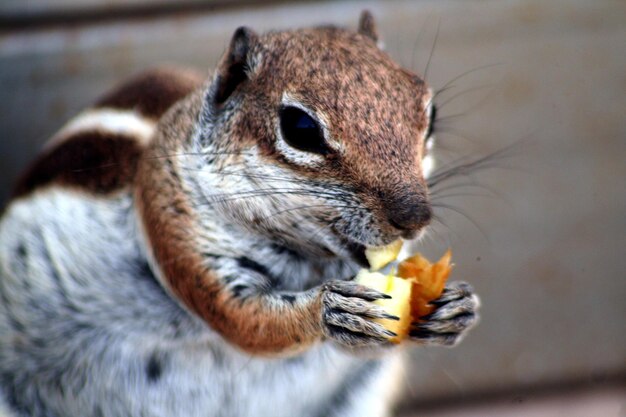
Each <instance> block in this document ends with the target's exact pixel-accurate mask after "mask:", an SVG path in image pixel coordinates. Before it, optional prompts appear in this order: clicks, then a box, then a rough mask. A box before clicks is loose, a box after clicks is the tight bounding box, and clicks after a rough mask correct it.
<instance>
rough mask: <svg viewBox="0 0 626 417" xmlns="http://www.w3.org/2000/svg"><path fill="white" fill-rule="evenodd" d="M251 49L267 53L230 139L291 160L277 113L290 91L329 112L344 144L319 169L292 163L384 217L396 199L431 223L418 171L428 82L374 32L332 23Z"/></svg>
mask: <svg viewBox="0 0 626 417" xmlns="http://www.w3.org/2000/svg"><path fill="white" fill-rule="evenodd" d="M250 54H251V55H252V56H255V55H260V56H262V59H261V60H260V61H261V63H260V64H259V65H258V67H255V68H251V70H250V79H249V80H248V81H247V82H244V83H242V85H240V86H239V87H238V89H237V91H235V93H234V94H238V95H240V97H243V98H244V99H243V100H244V101H243V104H242V106H241V109H239V111H238V114H236V115H234V116H233V118H232V120H230V121H229V122H230V128H231V129H232V131H231V132H229V138H230V140H231V141H233V142H235V144H236V145H238V146H251V145H254V144H258V145H259V146H260V147H261V148H262V150H263V152H264V155H265V156H266V157H267V159H268V163H276V162H278V163H283V164H287V165H290V164H289V162H288V161H287V160H285V158H283V157H282V155H281V154H280V153H279V152H278V151H277V150H276V148H275V127H274V120H275V116H273V115H274V114H276V113H277V109H278V106H279V104H280V101H281V95H282V93H283V92H285V91H286V92H289V93H290V94H291V95H292V96H293V97H295V98H296V99H298V100H299V101H301V102H302V103H303V104H305V105H307V106H308V107H310V108H313V109H316V110H317V111H318V112H320V113H322V114H323V115H324V116H325V117H326V119H327V122H328V124H329V125H330V126H331V132H330V134H331V136H332V137H333V138H334V139H335V140H336V141H338V142H340V143H341V146H342V147H343V150H342V152H340V153H330V154H329V155H327V156H326V163H325V164H324V166H323V167H321V168H313V169H307V168H305V167H302V166H292V168H294V169H295V170H297V171H298V175H304V176H310V177H311V178H320V177H324V178H331V179H335V180H336V181H337V182H338V183H342V184H347V185H349V186H350V187H351V188H353V189H355V190H359V191H360V193H361V194H362V198H363V199H364V200H366V201H367V202H368V205H369V206H370V207H371V209H372V210H373V211H374V212H375V213H376V214H377V216H379V217H381V218H383V217H387V216H389V215H392V212H394V211H397V208H398V205H403V206H404V207H401V211H405V212H408V211H409V210H413V209H414V208H415V207H417V206H419V207H422V208H423V210H424V211H425V212H424V215H423V216H422V217H423V219H425V220H423V221H422V220H419V219H414V221H415V222H418V223H420V224H421V225H422V226H423V225H424V223H426V222H427V221H428V220H427V219H428V218H429V208H428V207H427V206H428V204H427V201H428V192H427V187H426V184H425V181H424V178H423V175H422V172H421V160H422V158H423V156H424V144H423V141H422V138H421V134H422V133H423V131H424V130H425V128H426V126H427V123H428V120H427V118H426V116H425V109H424V106H423V102H422V99H423V97H424V95H425V94H427V87H426V85H425V83H424V82H423V81H422V80H421V79H420V78H419V77H418V76H417V75H415V74H413V73H411V72H409V71H407V70H405V69H403V68H401V67H400V66H398V65H397V64H396V63H395V62H393V61H392V60H391V59H390V58H389V57H388V56H387V55H386V54H385V53H384V52H383V51H381V50H380V49H379V48H378V47H377V45H376V43H375V42H374V41H373V40H372V39H371V38H370V36H365V35H361V34H359V33H354V32H350V31H346V30H343V29H339V28H334V27H324V28H316V29H304V30H298V31H293V32H288V33H287V32H277V33H270V34H266V35H263V36H261V37H259V39H258V41H257V43H256V44H255V45H253V46H252V48H251V53H250ZM400 110H401V111H400ZM320 171H321V172H320ZM403 217H406V216H403ZM413 226H415V225H414V224H413ZM390 230H391V228H390Z"/></svg>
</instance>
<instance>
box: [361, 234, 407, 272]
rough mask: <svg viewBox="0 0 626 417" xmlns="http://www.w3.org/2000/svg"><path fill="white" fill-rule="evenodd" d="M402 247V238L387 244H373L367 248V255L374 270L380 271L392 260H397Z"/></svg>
mask: <svg viewBox="0 0 626 417" xmlns="http://www.w3.org/2000/svg"><path fill="white" fill-rule="evenodd" d="M400 249H402V239H398V240H396V241H395V242H391V243H390V244H388V245H385V246H372V247H369V248H367V249H365V257H366V258H367V262H369V264H370V268H371V269H372V270H373V271H378V270H379V269H380V268H383V267H384V266H385V265H387V264H388V263H389V262H391V261H395V260H396V258H397V257H398V253H400Z"/></svg>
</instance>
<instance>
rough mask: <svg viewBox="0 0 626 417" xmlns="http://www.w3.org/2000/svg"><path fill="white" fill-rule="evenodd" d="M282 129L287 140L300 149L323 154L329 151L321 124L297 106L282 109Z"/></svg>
mask: <svg viewBox="0 0 626 417" xmlns="http://www.w3.org/2000/svg"><path fill="white" fill-rule="evenodd" d="M280 130H281V133H282V135H283V139H285V142H287V143H288V144H289V145H290V146H292V147H294V148H296V149H298V150H301V151H305V152H313V153H318V154H322V155H325V154H327V153H328V151H329V149H328V147H327V146H326V142H325V140H324V135H323V134H322V129H321V128H320V126H319V124H318V123H317V122H316V121H315V120H314V119H313V118H312V117H311V116H309V115H308V114H306V113H305V112H304V111H302V110H300V109H299V108H297V107H284V108H282V109H281V110H280Z"/></svg>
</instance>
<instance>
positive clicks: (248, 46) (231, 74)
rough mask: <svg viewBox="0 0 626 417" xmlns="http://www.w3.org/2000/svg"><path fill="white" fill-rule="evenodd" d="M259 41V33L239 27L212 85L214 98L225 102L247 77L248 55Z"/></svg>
mask: <svg viewBox="0 0 626 417" xmlns="http://www.w3.org/2000/svg"><path fill="white" fill-rule="evenodd" d="M257 42H258V35H257V34H256V33H255V32H254V31H253V30H252V29H249V28H247V27H244V26H242V27H240V28H238V29H237V30H236V31H235V33H234V34H233V37H232V39H231V40H230V45H229V47H228V50H227V51H226V53H225V54H224V57H223V58H222V60H221V61H220V63H219V65H218V67H217V72H216V75H215V80H214V82H213V86H212V89H211V90H212V94H211V95H212V100H213V103H214V104H216V105H220V104H222V103H224V102H225V101H226V100H228V98H229V97H230V96H231V94H232V93H233V91H235V89H236V88H237V86H239V85H240V84H241V83H242V82H244V81H245V80H246V79H247V74H246V70H247V60H248V55H249V53H250V51H251V50H252V48H253V47H254V45H256V44H257Z"/></svg>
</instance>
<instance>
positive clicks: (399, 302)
mask: <svg viewBox="0 0 626 417" xmlns="http://www.w3.org/2000/svg"><path fill="white" fill-rule="evenodd" d="M355 279H356V282H358V283H359V284H361V285H365V286H367V287H370V288H373V289H375V290H377V291H380V292H382V293H385V294H387V295H389V296H391V298H390V299H384V300H376V301H374V303H376V304H378V305H380V306H381V307H383V308H384V309H385V311H386V312H387V313H389V314H392V315H394V316H398V317H400V320H388V319H375V320H374V321H376V322H378V323H380V324H382V325H383V326H385V328H386V329H389V330H391V331H392V332H394V333H396V334H397V335H398V336H396V337H393V338H391V339H390V340H391V341H392V342H394V343H400V341H401V340H402V339H404V338H405V337H406V335H407V333H408V332H409V326H410V325H411V290H412V285H413V283H412V282H411V281H410V280H406V279H402V278H398V277H395V276H393V275H391V274H389V275H384V274H381V273H380V272H369V271H368V270H367V269H361V271H360V272H359V273H358V274H357V276H356V278H355Z"/></svg>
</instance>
